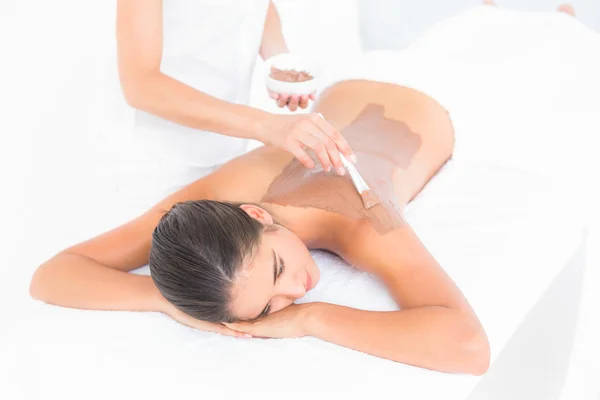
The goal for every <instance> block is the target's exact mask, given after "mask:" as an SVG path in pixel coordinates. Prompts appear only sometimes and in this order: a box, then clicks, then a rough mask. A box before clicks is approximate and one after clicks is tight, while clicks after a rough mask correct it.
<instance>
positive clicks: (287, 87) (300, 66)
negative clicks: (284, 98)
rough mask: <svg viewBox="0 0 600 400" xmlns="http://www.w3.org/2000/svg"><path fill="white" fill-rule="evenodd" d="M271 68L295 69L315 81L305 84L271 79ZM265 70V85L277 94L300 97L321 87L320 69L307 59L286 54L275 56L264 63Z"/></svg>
mask: <svg viewBox="0 0 600 400" xmlns="http://www.w3.org/2000/svg"><path fill="white" fill-rule="evenodd" d="M271 67H275V68H277V69H283V70H286V69H288V70H289V69H293V70H296V71H306V72H308V73H309V74H310V75H312V77H313V79H311V80H309V81H304V82H283V81H278V80H276V79H273V78H271V77H270V76H269V75H270V74H271ZM264 68H265V83H266V85H267V87H268V88H269V89H270V90H272V91H273V92H276V93H286V94H296V95H299V96H302V95H309V94H311V93H313V92H315V91H316V90H317V88H318V85H319V82H318V80H319V68H318V65H317V64H316V63H315V62H313V61H310V60H308V59H307V58H306V57H303V56H300V55H297V54H292V53H284V54H279V55H276V56H273V57H271V58H269V59H267V60H266V61H265V63H264Z"/></svg>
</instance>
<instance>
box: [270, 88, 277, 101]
mask: <svg viewBox="0 0 600 400" xmlns="http://www.w3.org/2000/svg"><path fill="white" fill-rule="evenodd" d="M269 97H270V98H272V99H273V100H277V99H278V98H279V93H276V92H274V91H272V90H269Z"/></svg>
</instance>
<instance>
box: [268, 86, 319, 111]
mask: <svg viewBox="0 0 600 400" xmlns="http://www.w3.org/2000/svg"><path fill="white" fill-rule="evenodd" d="M267 90H268V92H269V97H270V98H272V99H273V100H275V101H276V102H277V105H278V106H279V108H283V107H285V106H287V108H288V109H289V110H290V111H296V110H297V109H298V107H300V108H302V109H306V107H308V101H309V100H314V99H315V94H314V93H311V94H309V95H305V96H298V95H296V94H293V95H292V94H284V93H277V92H273V91H272V90H270V89H267Z"/></svg>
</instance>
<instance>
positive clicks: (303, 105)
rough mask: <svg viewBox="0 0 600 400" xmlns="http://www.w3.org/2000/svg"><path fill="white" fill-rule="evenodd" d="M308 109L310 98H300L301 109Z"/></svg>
mask: <svg viewBox="0 0 600 400" xmlns="http://www.w3.org/2000/svg"><path fill="white" fill-rule="evenodd" d="M306 107H308V96H301V97H300V108H302V109H305V108H306Z"/></svg>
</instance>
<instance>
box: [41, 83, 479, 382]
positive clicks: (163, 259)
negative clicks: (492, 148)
mask: <svg viewBox="0 0 600 400" xmlns="http://www.w3.org/2000/svg"><path fill="white" fill-rule="evenodd" d="M314 111H315V112H318V113H321V114H322V115H323V116H324V117H325V118H326V119H327V120H328V121H329V122H330V123H331V124H332V125H333V126H334V127H336V129H339V131H340V132H341V133H342V134H343V135H344V136H345V137H346V138H347V140H348V142H349V143H350V145H351V146H352V148H353V150H354V151H355V153H356V155H357V157H358V160H359V161H358V163H357V164H356V167H357V169H358V170H359V171H360V173H361V174H362V175H363V177H364V178H365V180H366V181H367V183H369V184H370V186H371V188H372V189H374V190H375V192H376V193H377V194H378V196H379V200H380V204H379V205H376V206H374V207H372V208H370V209H369V210H366V209H364V208H363V205H362V201H361V197H360V196H359V194H358V192H357V191H356V189H355V188H354V186H353V184H352V182H351V180H350V179H349V177H348V174H347V173H346V174H345V175H344V176H339V175H337V174H335V173H334V172H333V171H330V172H327V171H323V169H322V168H321V167H320V165H319V164H318V162H315V165H318V167H315V168H314V169H312V170H307V169H306V168H305V167H303V166H302V165H301V164H300V163H299V162H298V161H296V160H294V159H292V156H291V155H290V154H288V153H286V152H282V151H279V150H277V149H275V148H272V147H261V148H258V149H256V150H254V151H252V152H250V153H248V154H246V155H243V156H241V157H239V158H237V159H234V160H232V161H231V162H229V163H227V164H225V165H223V166H222V167H221V168H220V169H218V170H217V171H216V172H214V173H213V174H211V175H209V176H207V177H205V178H202V179H200V180H198V181H196V182H194V183H192V184H190V185H189V186H187V187H185V188H184V189H182V190H180V191H179V192H177V193H174V194H173V195H171V196H169V197H167V198H166V199H164V200H163V201H162V202H160V203H159V204H157V205H156V206H155V207H153V208H152V209H151V210H149V211H148V212H146V213H145V214H143V215H142V216H140V217H139V218H137V219H135V220H133V221H131V222H129V223H127V224H125V225H123V226H121V227H119V228H117V229H115V230H113V231H110V232H108V233H105V234H103V235H100V236H98V237H96V238H93V239H91V240H89V241H86V242H84V243H80V244H78V245H75V246H73V247H71V248H69V249H66V250H64V251H62V252H61V253H59V254H57V255H56V256H55V257H53V258H52V259H51V260H49V261H48V262H46V263H45V264H43V265H42V266H41V267H40V268H39V269H38V271H37V272H36V274H35V276H34V278H33V281H32V284H31V293H32V295H33V296H34V297H36V298H38V299H41V300H44V301H46V302H49V303H53V304H59V305H62V306H67V307H76V308H88V309H103V310H139V311H161V312H164V313H166V314H168V315H170V316H171V317H173V318H174V319H175V320H177V321H179V322H181V323H183V324H186V325H188V326H191V327H194V328H198V329H201V330H207V331H215V332H218V333H221V334H225V335H232V336H240V335H241V336H243V333H247V334H250V335H252V336H258V337H299V336H305V335H311V336H315V337H319V338H321V339H323V340H327V341H330V342H333V343H337V344H339V345H342V346H347V347H350V348H353V349H356V350H359V351H363V352H367V353H370V354H373V355H376V356H380V357H385V358H389V359H392V360H395V361H399V362H403V363H408V364H412V365H416V366H421V367H424V368H430V369H436V370H441V371H449V372H464V373H471V374H482V373H484V372H485V371H486V369H487V367H488V363H489V346H488V342H487V338H486V334H485V332H484V330H483V328H482V327H481V325H480V323H479V321H478V319H477V316H476V315H475V313H474V312H473V310H472V309H471V307H470V306H469V303H468V302H467V300H466V299H465V298H464V296H463V295H462V293H461V292H460V290H459V289H458V288H457V287H456V285H455V284H454V283H453V282H452V280H451V279H450V278H449V277H448V275H446V273H445V272H444V270H443V269H442V268H441V267H440V265H439V264H438V263H437V262H436V260H435V259H434V258H433V257H432V256H431V255H430V254H429V253H428V251H427V249H426V248H425V247H424V246H423V245H422V243H421V242H420V241H419V239H418V238H417V236H416V235H415V233H414V232H413V230H412V229H411V228H410V226H409V225H407V223H406V222H405V221H404V220H403V218H402V213H403V209H404V206H405V205H406V204H407V203H408V202H409V201H410V200H411V199H412V198H413V197H414V196H415V195H416V194H417V193H419V191H420V189H421V188H422V187H423V186H424V185H425V184H426V183H427V181H428V180H429V179H430V178H431V177H432V176H433V175H434V174H435V173H436V171H437V170H438V169H439V168H440V167H441V166H442V165H443V164H444V163H445V162H446V160H448V158H449V157H450V155H451V154H452V145H453V129H452V125H451V122H450V120H449V118H448V115H447V113H446V112H445V110H444V109H442V108H441V107H440V106H439V105H438V104H437V103H436V102H435V101H434V100H432V99H431V98H429V97H427V96H425V95H423V94H421V93H419V92H416V91H414V90H411V89H407V88H404V87H400V86H396V85H391V84H385V83H376V82H369V81H346V82H342V83H338V84H336V85H334V86H332V87H331V88H330V89H328V90H326V91H325V92H324V93H323V95H322V96H321V97H320V99H319V100H318V102H317V104H316V106H315V110H314ZM314 118H320V117H319V116H318V115H316V114H315V116H314ZM314 161H317V160H316V158H315V159H314ZM309 248H310V249H327V250H330V251H332V252H335V253H337V254H339V255H340V256H341V257H343V258H344V259H345V260H346V261H348V262H349V263H351V264H352V265H353V266H355V267H356V268H360V269H362V270H364V271H368V272H370V273H373V274H375V275H377V276H378V277H380V278H381V279H382V281H383V282H385V284H386V285H387V287H388V289H389V290H390V292H391V294H392V295H393V297H394V298H395V300H396V302H397V303H398V305H399V306H400V307H401V308H402V310H401V311H395V312H372V311H363V310H357V309H352V308H348V307H343V306H337V305H333V304H325V303H318V302H317V303H307V304H300V305H295V304H293V303H294V301H295V300H297V299H299V298H301V297H302V296H304V294H305V293H306V292H307V291H309V290H311V289H312V288H313V287H315V286H316V285H317V284H318V282H319V269H318V267H317V265H316V264H315V262H314V261H313V259H312V258H311V255H310V253H309V251H308V249H309ZM148 263H149V264H150V271H151V275H152V278H150V277H148V276H140V275H134V274H127V273H126V272H127V271H131V270H133V269H135V268H138V267H141V266H143V265H145V264H148ZM222 323H227V325H223V324H222Z"/></svg>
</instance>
